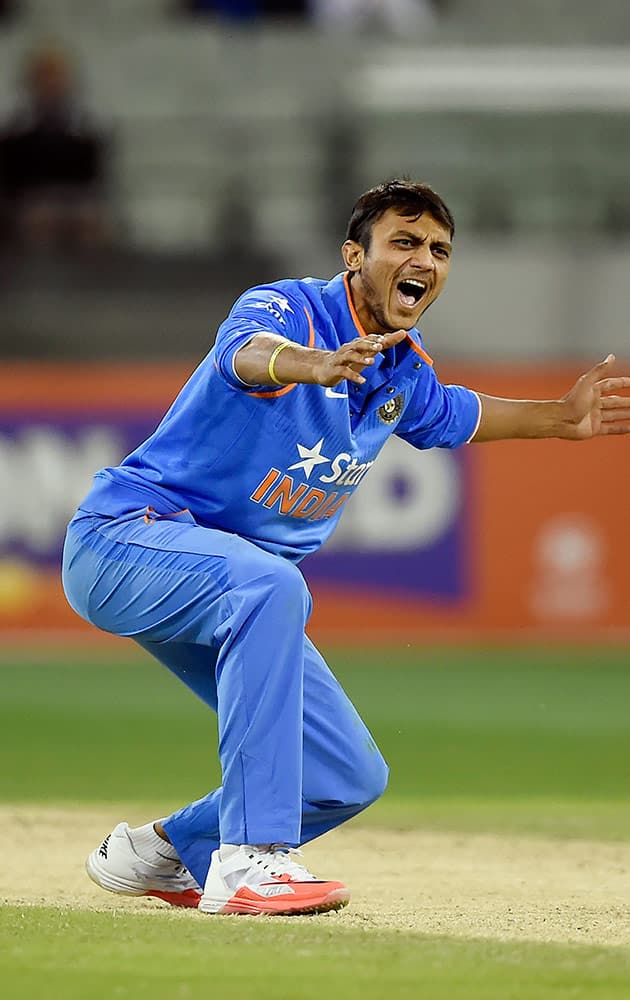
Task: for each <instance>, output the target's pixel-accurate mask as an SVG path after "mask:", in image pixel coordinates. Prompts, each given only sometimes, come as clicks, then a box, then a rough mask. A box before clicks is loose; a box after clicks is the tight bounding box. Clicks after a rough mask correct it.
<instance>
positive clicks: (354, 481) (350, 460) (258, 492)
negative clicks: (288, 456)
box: [250, 438, 374, 521]
mask: <svg viewBox="0 0 630 1000" xmlns="http://www.w3.org/2000/svg"><path fill="white" fill-rule="evenodd" d="M296 448H297V450H298V454H299V456H300V461H299V462H294V463H293V465H290V466H289V468H288V470H287V472H297V471H301V472H302V473H303V474H304V478H305V479H306V480H307V482H306V483H304V482H303V483H299V482H297V483H296V479H295V477H294V476H290V475H288V474H286V473H285V474H284V475H283V474H282V472H281V471H280V469H276V468H272V469H269V471H268V472H267V474H266V475H265V476H264V477H263V478H262V479H261V481H260V483H259V484H258V486H257V487H256V489H255V490H254V492H253V493H252V494H251V496H250V500H253V502H254V503H260V504H262V505H263V507H267V508H269V509H270V510H271V509H275V510H277V512H278V513H279V514H283V515H287V514H288V515H290V516H291V517H299V518H306V519H308V520H310V521H319V520H324V519H328V518H331V517H334V516H335V514H337V513H338V511H339V510H340V509H341V507H342V506H343V505H344V504H345V503H346V501H347V500H348V499H349V498H350V497H351V496H352V493H353V492H354V488H355V487H356V486H358V484H359V483H360V482H361V480H362V479H363V477H364V476H365V474H366V473H367V472H368V470H369V469H371V467H372V466H373V465H374V462H373V461H372V462H357V460H356V458H354V457H353V456H352V455H351V454H350V453H349V452H346V451H342V452H339V454H338V455H335V457H334V458H332V459H331V458H328V457H327V456H326V455H324V454H323V453H322V452H323V449H324V448H325V444H324V438H320V440H319V441H318V442H317V443H316V444H314V445H313V446H312V447H307V446H306V445H303V444H297V445H296ZM320 465H327V466H328V469H327V471H326V472H324V471H323V470H322V474H321V475H320V476H318V477H317V482H318V483H321V484H323V485H324V487H327V486H329V485H333V484H334V487H335V489H334V492H329V491H328V490H327V489H326V488H324V489H322V488H321V486H311V485H309V483H308V480H310V477H311V473H312V472H313V470H314V469H316V468H317V467H318V466H320ZM339 487H344V488H345V489H344V490H343V491H342V490H340V489H339Z"/></svg>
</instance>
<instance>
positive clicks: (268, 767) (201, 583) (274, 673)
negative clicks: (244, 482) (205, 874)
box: [64, 514, 310, 844]
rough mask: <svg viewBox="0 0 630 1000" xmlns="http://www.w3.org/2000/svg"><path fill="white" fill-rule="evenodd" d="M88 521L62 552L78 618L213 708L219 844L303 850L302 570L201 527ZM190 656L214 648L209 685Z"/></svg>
mask: <svg viewBox="0 0 630 1000" xmlns="http://www.w3.org/2000/svg"><path fill="white" fill-rule="evenodd" d="M84 520H85V522H86V523H83V524H82V525H76V526H75V527H74V528H71V529H70V530H69V536H68V544H67V546H66V550H65V554H64V585H65V586H66V592H67V595H68V598H69V600H70V602H71V604H72V605H73V607H75V610H77V611H78V612H79V613H81V614H83V616H84V617H85V618H87V620H88V621H91V622H93V623H94V624H96V625H98V626H99V627H101V628H103V629H105V630H107V631H110V632H113V633H115V634H118V635H127V636H130V637H132V638H134V639H136V641H138V642H140V643H141V644H143V645H145V647H146V648H149V646H150V647H151V651H152V652H153V653H154V654H156V653H157V655H158V658H159V659H160V660H161V661H162V662H163V663H166V664H167V665H168V666H169V668H170V669H172V670H174V672H175V673H177V674H178V676H181V678H182V680H183V681H184V682H185V683H188V684H189V686H190V687H192V688H193V690H196V691H197V693H199V694H200V695H201V697H203V699H204V701H206V702H207V703H208V704H212V705H214V704H216V707H217V709H218V721H219V757H220V760H221V767H222V773H223V794H222V795H221V796H220V805H219V813H220V815H219V826H220V829H221V839H222V840H223V842H227V843H270V842H276V841H282V842H285V843H288V844H297V843H298V842H299V838H300V829H301V805H302V713H303V705H302V682H303V656H304V639H303V637H304V626H305V623H306V619H307V617H308V614H309V611H310V596H309V594H308V591H307V589H306V585H305V583H304V580H303V578H302V576H301V574H300V572H299V570H297V569H296V568H295V567H294V566H292V565H291V564H290V563H288V562H286V561H285V560H283V559H280V558H279V557H277V556H274V555H271V554H269V553H267V552H264V551H262V550H261V549H259V548H258V547H257V546H255V545H252V544H251V543H249V542H246V541H244V540H243V539H240V538H238V537H236V536H234V535H228V534H225V533H223V532H220V531H215V530H212V529H206V528H201V527H199V526H197V525H195V524H194V522H193V523H190V522H181V521H179V522H178V521H175V520H172V519H168V520H154V521H152V522H151V523H149V524H147V523H146V522H145V521H144V518H143V517H141V516H140V515H139V514H136V515H135V516H133V515H129V516H127V517H125V518H119V519H116V520H115V521H113V520H109V519H100V518H90V519H84ZM88 522H89V523H88ZM192 646H200V647H203V648H204V649H205V650H207V670H208V677H207V678H206V677H205V675H204V670H205V669H206V667H205V663H204V662H203V654H199V655H195V656H194V657H193V656H192V654H191V647H192ZM158 647H159V652H158ZM171 650H175V653H174V654H173V655H171ZM200 657H201V658H200ZM211 674H213V675H214V680H213V681H211V680H210V675H211ZM215 691H216V699H215Z"/></svg>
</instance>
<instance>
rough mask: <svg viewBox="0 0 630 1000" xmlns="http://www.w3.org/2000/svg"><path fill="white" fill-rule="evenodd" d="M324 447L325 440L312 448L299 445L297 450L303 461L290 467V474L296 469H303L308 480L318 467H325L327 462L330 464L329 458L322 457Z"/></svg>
mask: <svg viewBox="0 0 630 1000" xmlns="http://www.w3.org/2000/svg"><path fill="white" fill-rule="evenodd" d="M323 446H324V439H323V438H322V439H321V441H318V442H317V444H315V445H313V447H312V448H306V447H305V446H304V445H303V444H298V446H297V450H298V453H299V456H300V459H301V461H299V462H295V463H294V464H293V465H290V466H289V472H292V471H293V470H294V469H303V470H304V476H305V477H306V479H310V478H311V472H312V471H313V469H314V468H315V466H316V465H325V464H326V462H330V459H329V458H326V456H325V455H322V448H323Z"/></svg>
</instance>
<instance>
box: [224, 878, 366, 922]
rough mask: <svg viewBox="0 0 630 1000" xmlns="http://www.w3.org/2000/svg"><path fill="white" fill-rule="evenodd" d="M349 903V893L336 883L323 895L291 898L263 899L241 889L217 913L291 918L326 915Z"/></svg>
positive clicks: (316, 894) (312, 894)
mask: <svg viewBox="0 0 630 1000" xmlns="http://www.w3.org/2000/svg"><path fill="white" fill-rule="evenodd" d="M349 902H350V893H349V891H348V890H347V889H346V887H345V886H344V885H341V884H340V883H337V885H336V886H335V888H334V889H330V890H329V891H328V892H326V893H325V894H322V893H321V892H320V893H311V894H310V895H307V894H304V895H299V896H297V897H295V896H294V897H293V898H287V896H284V897H276V898H275V899H273V898H271V899H264V898H261V897H260V896H258V895H256V893H254V892H252V891H251V890H250V889H247V888H242V889H239V890H238V892H237V893H236V894H235V895H234V896H232V898H231V899H230V900H228V902H227V903H226V904H225V906H223V907H222V908H221V910H219V913H241V914H246V913H249V914H250V915H251V916H259V915H261V914H263V913H267V914H275V915H276V916H285V917H288V916H292V915H296V916H298V915H299V914H304V913H327V912H328V911H329V910H341V909H343V907H344V906H347V905H348V903H349Z"/></svg>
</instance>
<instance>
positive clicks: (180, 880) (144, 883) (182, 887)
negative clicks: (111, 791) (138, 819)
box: [85, 823, 201, 907]
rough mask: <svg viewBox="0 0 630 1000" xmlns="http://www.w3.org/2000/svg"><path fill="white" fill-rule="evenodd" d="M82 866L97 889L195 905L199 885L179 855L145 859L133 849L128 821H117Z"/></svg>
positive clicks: (171, 902) (174, 904) (197, 899)
mask: <svg viewBox="0 0 630 1000" xmlns="http://www.w3.org/2000/svg"><path fill="white" fill-rule="evenodd" d="M85 867H86V870H87V873H88V875H89V876H90V878H91V879H92V881H93V882H96V884H97V885H100V887H101V889H107V890H108V892H116V893H119V894H120V895H122V896H155V897H157V899H163V900H164V901H165V902H167V903H170V904H171V906H189V907H196V906H198V905H199V900H200V899H201V887H200V886H199V885H198V884H197V882H196V881H195V879H194V878H193V877H192V875H191V874H190V872H189V871H188V869H187V868H185V867H184V865H183V864H182V863H181V861H180V860H179V858H166V857H162V856H161V855H159V854H156V855H155V859H154V860H153V861H146V860H145V859H144V858H141V857H140V856H139V854H138V853H137V852H136V851H135V849H134V846H133V843H132V841H131V837H130V836H129V824H128V823H119V824H118V826H117V827H116V828H115V829H114V830H112V832H111V833H110V834H109V836H107V837H105V840H104V841H103V843H102V844H101V846H100V847H98V848H97V849H96V850H94V851H92V853H91V854H90V855H89V857H88V859H87V861H86V862H85Z"/></svg>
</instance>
